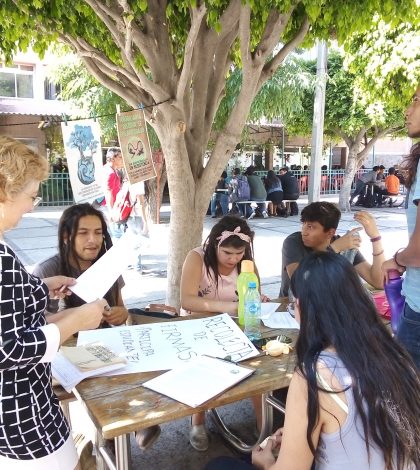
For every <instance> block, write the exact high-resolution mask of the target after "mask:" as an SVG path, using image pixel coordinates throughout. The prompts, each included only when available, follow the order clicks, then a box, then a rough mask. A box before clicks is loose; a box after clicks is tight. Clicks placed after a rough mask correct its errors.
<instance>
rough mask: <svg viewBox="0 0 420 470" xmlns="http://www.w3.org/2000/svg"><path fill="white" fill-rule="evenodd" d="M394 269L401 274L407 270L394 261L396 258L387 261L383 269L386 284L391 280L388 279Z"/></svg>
mask: <svg viewBox="0 0 420 470" xmlns="http://www.w3.org/2000/svg"><path fill="white" fill-rule="evenodd" d="M392 269H396V270H397V271H399V272H400V273H401V274H402V273H403V272H404V271H405V268H404V267H402V266H398V264H397V263H396V262H395V261H394V258H391V259H388V260H386V261H385V262H384V263H383V264H382V267H381V270H382V274H383V276H384V283H385V284H386V283H387V282H388V280H389V278H388V272H389V271H391V270H392Z"/></svg>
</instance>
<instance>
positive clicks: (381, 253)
mask: <svg viewBox="0 0 420 470" xmlns="http://www.w3.org/2000/svg"><path fill="white" fill-rule="evenodd" d="M383 254H384V250H382V251H380V252H379V253H372V256H381V255H383Z"/></svg>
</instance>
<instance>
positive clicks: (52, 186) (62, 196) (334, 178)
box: [40, 169, 405, 206]
mask: <svg viewBox="0 0 420 470" xmlns="http://www.w3.org/2000/svg"><path fill="white" fill-rule="evenodd" d="M368 171H371V170H365V169H363V170H358V172H357V173H356V176H355V178H354V180H353V184H352V189H354V186H355V181H356V178H357V177H358V176H360V175H361V174H363V173H366V172H368ZM291 173H293V174H294V175H295V176H296V178H298V179H299V186H300V194H301V195H306V194H308V186H309V171H308V170H301V171H291ZM255 174H257V175H259V176H261V177H263V176H265V175H266V174H267V172H266V171H256V172H255ZM343 180H344V170H323V171H322V174H321V194H338V193H339V192H340V189H341V186H342V184H343ZM400 193H401V194H405V187H404V186H403V185H401V186H400ZM40 196H41V197H42V202H41V204H40V205H42V206H70V205H72V204H74V200H73V192H72V190H71V185H70V179H69V175H68V173H50V175H49V177H48V180H46V181H44V182H43V183H42V184H41V194H40Z"/></svg>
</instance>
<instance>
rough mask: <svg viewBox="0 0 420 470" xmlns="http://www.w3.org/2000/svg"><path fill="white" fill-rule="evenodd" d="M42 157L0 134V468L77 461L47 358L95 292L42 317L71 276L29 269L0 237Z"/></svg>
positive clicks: (22, 205)
mask: <svg viewBox="0 0 420 470" xmlns="http://www.w3.org/2000/svg"><path fill="white" fill-rule="evenodd" d="M47 168H48V164H47V161H46V160H45V159H44V158H42V157H41V156H39V155H38V154H37V153H35V152H34V151H32V150H31V149H29V148H28V147H26V146H25V145H23V144H22V143H20V142H18V141H16V140H14V139H11V138H8V137H0V403H1V407H0V468H4V469H8V470H18V469H26V470H41V469H42V470H45V469H46V468H51V469H54V470H73V469H78V468H80V467H79V465H78V457H77V453H76V449H75V447H74V444H73V440H72V437H71V434H70V429H69V426H68V424H67V422H66V420H65V418H64V416H63V413H62V411H61V408H60V405H59V403H58V399H57V397H56V396H55V395H54V393H53V390H52V386H51V367H50V362H51V360H52V359H53V358H54V355H55V354H56V352H57V350H58V347H59V346H60V344H61V343H63V342H64V341H65V340H66V339H67V338H69V337H70V336H71V335H73V334H74V333H76V332H78V331H80V330H87V329H93V328H96V327H97V326H98V325H99V323H100V321H101V319H102V315H103V312H104V308H105V307H106V306H107V303H106V301H105V300H103V299H100V300H99V299H98V300H96V301H95V302H92V303H89V304H85V305H83V306H82V307H78V308H74V309H69V310H68V315H66V316H64V317H63V318H62V319H60V320H59V321H57V322H56V323H51V324H47V322H46V319H45V315H44V310H45V307H46V305H47V300H48V295H51V296H60V295H64V293H66V292H67V287H68V286H69V285H72V284H74V283H75V280H74V279H72V278H69V277H65V276H55V277H50V278H47V279H44V280H41V279H39V278H37V277H35V276H32V275H31V274H29V273H28V272H27V271H26V270H25V268H24V267H23V265H22V264H21V262H20V261H19V259H18V258H17V256H16V255H15V253H14V252H13V250H12V249H11V248H10V247H9V246H8V245H7V244H6V243H5V242H4V241H3V234H4V232H5V231H6V230H9V229H12V228H13V227H15V226H16V225H17V224H18V222H19V221H20V219H21V218H22V216H23V215H24V214H25V213H27V212H30V211H31V210H32V208H33V207H34V206H36V205H37V204H38V203H39V201H40V199H39V198H38V197H37V194H38V190H39V184H40V182H41V181H42V180H43V179H45V178H46V176H47V174H48V170H47Z"/></svg>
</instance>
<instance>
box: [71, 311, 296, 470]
mask: <svg viewBox="0 0 420 470" xmlns="http://www.w3.org/2000/svg"><path fill="white" fill-rule="evenodd" d="M205 316H206V315H200V317H205ZM136 317H137V318H136ZM185 319H191V317H178V318H176V319H175V320H177V321H182V320H185ZM148 320H149V319H145V317H143V316H134V315H133V323H137V322H138V323H145V322H147V321H148ZM150 320H151V321H153V322H156V321H160V320H158V319H156V318H153V319H150ZM161 321H165V320H161ZM166 321H167V320H166ZM262 331H263V336H272V335H275V334H281V333H282V334H286V335H288V336H290V337H291V338H292V339H293V340H295V339H296V336H297V331H296V330H283V329H282V330H281V331H280V330H272V329H268V328H265V327H263V328H262ZM242 363H243V364H245V365H249V366H251V367H254V368H255V369H256V372H255V373H254V374H253V375H252V376H250V377H249V378H247V379H246V380H244V381H243V382H241V383H239V384H238V385H236V386H235V387H233V388H231V389H229V390H227V391H225V392H224V393H223V394H221V395H220V396H217V397H215V398H213V399H212V400H210V401H208V402H207V403H206V404H204V405H202V406H200V407H197V408H191V407H189V406H187V405H184V404H182V403H179V402H177V401H175V400H173V399H171V398H168V397H166V396H164V395H161V394H159V393H156V392H154V391H152V390H149V389H147V388H144V387H142V384H143V382H146V381H147V380H149V379H151V378H153V377H156V376H157V375H159V374H160V373H161V371H159V372H145V373H136V374H126V375H118V376H114V377H94V378H91V379H87V380H84V381H83V382H81V383H80V384H79V385H77V387H76V392H75V394H76V396H77V398H78V399H79V400H81V402H82V403H83V404H84V406H85V408H86V410H87V412H88V414H89V416H90V418H91V420H92V422H93V424H94V426H95V428H96V442H95V445H96V449H97V452H96V455H97V469H98V470H99V469H104V468H106V466H108V468H110V469H117V470H125V469H130V468H131V462H130V461H131V456H130V441H129V434H130V433H131V432H134V431H136V430H138V429H142V428H146V427H149V426H153V425H156V424H162V423H166V422H169V421H173V420H176V419H179V418H183V417H186V416H190V415H192V414H193V413H196V412H199V411H206V410H211V413H212V415H213V418H214V419H215V422H216V425H217V426H218V428H219V430H220V431H221V433H222V434H223V435H224V437H225V438H227V439H228V440H230V441H231V443H232V444H233V445H234V446H235V447H236V448H237V449H240V450H242V451H251V449H252V448H253V447H254V446H255V445H256V443H254V444H253V445H249V444H245V443H243V442H242V441H240V440H239V439H238V438H237V437H236V436H234V435H233V434H232V433H231V432H230V431H229V429H228V428H227V427H226V426H225V425H224V423H223V422H222V421H221V419H220V417H219V415H218V413H217V410H215V409H216V408H217V407H219V406H222V405H226V404H229V403H233V402H237V401H240V400H243V399H246V398H250V397H253V396H256V395H261V396H262V403H263V426H262V430H261V435H260V438H259V439H258V442H260V441H261V440H262V439H264V438H265V437H266V436H267V435H268V434H269V433H270V432H271V431H272V415H273V410H272V406H273V405H274V406H276V405H277V404H276V402H275V399H274V398H273V397H272V392H273V390H276V389H279V388H284V387H287V386H288V385H289V383H290V379H291V377H292V374H293V371H294V367H295V354H294V353H293V352H291V353H290V354H288V355H282V356H280V357H270V356H266V355H264V354H263V353H261V355H260V356H258V357H255V358H252V359H248V360H246V361H243V362H242ZM104 439H114V441H115V454H116V458H115V464H114V462H113V461H112V459H111V457H110V455H109V453H108V452H107V450H106V448H105V447H104V445H103V444H104Z"/></svg>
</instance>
